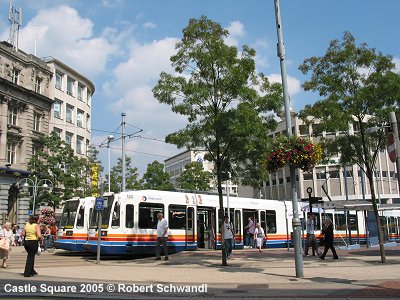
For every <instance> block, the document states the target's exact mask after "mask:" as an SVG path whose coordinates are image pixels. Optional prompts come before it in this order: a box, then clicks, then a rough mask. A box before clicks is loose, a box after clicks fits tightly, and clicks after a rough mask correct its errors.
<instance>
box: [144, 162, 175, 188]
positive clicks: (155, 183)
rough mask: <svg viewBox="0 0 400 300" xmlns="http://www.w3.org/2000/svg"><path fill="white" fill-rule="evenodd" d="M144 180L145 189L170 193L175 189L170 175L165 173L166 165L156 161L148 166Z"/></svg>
mask: <svg viewBox="0 0 400 300" xmlns="http://www.w3.org/2000/svg"><path fill="white" fill-rule="evenodd" d="M142 180H143V188H145V189H151V190H160V191H170V190H172V189H173V188H174V186H173V185H172V183H171V182H170V176H169V174H168V173H166V172H164V165H163V164H162V163H160V162H158V161H156V160H155V161H153V162H152V163H150V164H148V165H147V170H146V172H145V173H144V175H143V178H142Z"/></svg>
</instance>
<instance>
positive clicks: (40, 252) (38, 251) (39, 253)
mask: <svg viewBox="0 0 400 300" xmlns="http://www.w3.org/2000/svg"><path fill="white" fill-rule="evenodd" d="M41 254H42V248H41V247H40V243H39V244H38V249H37V251H36V255H37V256H40V255H41Z"/></svg>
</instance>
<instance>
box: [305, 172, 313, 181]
mask: <svg viewBox="0 0 400 300" xmlns="http://www.w3.org/2000/svg"><path fill="white" fill-rule="evenodd" d="M303 178H304V180H313V174H312V173H303Z"/></svg>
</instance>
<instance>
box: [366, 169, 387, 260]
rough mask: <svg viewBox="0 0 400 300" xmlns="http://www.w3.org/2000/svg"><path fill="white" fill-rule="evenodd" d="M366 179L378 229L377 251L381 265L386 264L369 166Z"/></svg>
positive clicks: (371, 173)
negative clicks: (378, 251)
mask: <svg viewBox="0 0 400 300" xmlns="http://www.w3.org/2000/svg"><path fill="white" fill-rule="evenodd" d="M367 177H368V181H369V187H370V189H371V202H372V206H373V208H374V214H375V219H376V226H377V229H378V241H379V250H380V254H381V263H383V264H384V263H386V254H385V246H384V240H383V233H382V229H381V226H380V221H379V212H378V206H377V204H376V197H375V186H374V180H373V172H372V170H371V169H370V167H369V166H367ZM378 184H379V183H378Z"/></svg>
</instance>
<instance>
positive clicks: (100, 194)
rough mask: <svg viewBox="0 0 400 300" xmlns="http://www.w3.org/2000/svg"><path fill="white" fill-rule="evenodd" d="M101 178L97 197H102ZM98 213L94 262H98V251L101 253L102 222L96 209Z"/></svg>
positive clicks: (100, 212)
mask: <svg viewBox="0 0 400 300" xmlns="http://www.w3.org/2000/svg"><path fill="white" fill-rule="evenodd" d="M103 185H104V183H103V179H102V178H101V177H100V193H99V197H100V198H103ZM103 201H104V200H103ZM97 213H98V224H97V255H96V263H97V264H100V253H101V226H102V224H103V220H102V213H103V211H102V210H99V211H97Z"/></svg>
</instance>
